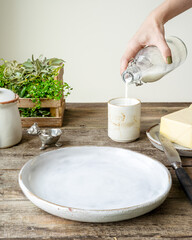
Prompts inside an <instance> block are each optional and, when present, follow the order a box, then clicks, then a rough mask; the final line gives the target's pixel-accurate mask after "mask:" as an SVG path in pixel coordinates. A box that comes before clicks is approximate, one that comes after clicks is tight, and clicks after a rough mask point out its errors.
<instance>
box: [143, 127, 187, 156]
mask: <svg viewBox="0 0 192 240" xmlns="http://www.w3.org/2000/svg"><path fill="white" fill-rule="evenodd" d="M159 128H160V125H159V124H156V125H154V126H152V127H150V128H149V129H148V130H147V132H146V134H147V137H148V139H149V141H150V142H151V143H152V145H153V146H154V147H156V148H158V149H159V150H161V151H163V147H162V146H161V143H160V141H159V138H158V134H159ZM173 145H174V147H175V148H176V149H177V151H178V153H179V155H180V156H183V157H192V149H191V148H186V147H182V146H181V145H178V144H176V143H173Z"/></svg>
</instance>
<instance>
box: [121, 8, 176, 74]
mask: <svg viewBox="0 0 192 240" xmlns="http://www.w3.org/2000/svg"><path fill="white" fill-rule="evenodd" d="M164 35H165V32H164V24H163V22H162V21H161V20H160V19H158V18H157V17H156V15H155V14H153V13H151V14H150V15H149V16H148V17H147V19H146V20H145V21H144V22H143V24H142V25H141V27H140V28H139V30H138V31H137V32H136V34H135V35H134V36H133V37H132V38H131V40H130V41H129V42H128V45H127V48H126V50H125V52H124V54H123V56H122V58H121V66H120V73H121V74H122V73H123V72H124V71H125V70H126V68H127V66H128V63H129V61H130V60H131V59H132V58H134V57H135V56H136V54H137V53H138V52H139V50H140V49H142V48H143V47H145V46H152V45H153V46H156V47H158V48H159V50H160V52H161V54H162V56H163V58H164V60H165V62H166V63H168V64H170V63H172V59H171V50H170V48H169V46H168V45H167V43H166V41H165V36H164Z"/></svg>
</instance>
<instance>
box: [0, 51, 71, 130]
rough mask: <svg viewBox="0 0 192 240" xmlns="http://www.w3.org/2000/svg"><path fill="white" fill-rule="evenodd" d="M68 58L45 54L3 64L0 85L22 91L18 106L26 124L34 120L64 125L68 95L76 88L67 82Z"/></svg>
mask: <svg viewBox="0 0 192 240" xmlns="http://www.w3.org/2000/svg"><path fill="white" fill-rule="evenodd" d="M63 69H64V60H62V59H58V58H49V59H48V58H43V56H40V57H39V58H37V59H34V57H33V56H32V58H31V59H28V60H27V61H26V62H24V63H18V62H17V61H16V60H13V61H5V60H3V59H2V64H1V65H0V87H4V88H8V89H11V90H12V91H14V92H15V93H16V94H18V95H19V97H20V99H19V102H18V107H19V110H20V114H21V120H22V125H23V127H29V126H31V125H32V124H33V123H34V122H37V123H38V124H39V126H50V127H58V126H62V122H63V114H64V109H65V97H67V96H68V95H69V94H70V92H71V90H72V88H71V87H70V86H69V85H68V84H67V83H66V82H63V72H64V70H63Z"/></svg>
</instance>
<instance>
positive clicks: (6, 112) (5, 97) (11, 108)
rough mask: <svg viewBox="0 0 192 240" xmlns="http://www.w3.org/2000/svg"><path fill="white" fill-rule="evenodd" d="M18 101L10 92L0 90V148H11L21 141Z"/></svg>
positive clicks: (3, 89)
mask: <svg viewBox="0 0 192 240" xmlns="http://www.w3.org/2000/svg"><path fill="white" fill-rule="evenodd" d="M18 99H19V96H18V95H16V94H15V93H14V92H12V91H11V90H8V89H5V88H0V148H6V147H11V146H13V145H15V144H17V143H19V142H20V141H21V139H22V127H21V118H20V114H19V110H18V107H17V100H18Z"/></svg>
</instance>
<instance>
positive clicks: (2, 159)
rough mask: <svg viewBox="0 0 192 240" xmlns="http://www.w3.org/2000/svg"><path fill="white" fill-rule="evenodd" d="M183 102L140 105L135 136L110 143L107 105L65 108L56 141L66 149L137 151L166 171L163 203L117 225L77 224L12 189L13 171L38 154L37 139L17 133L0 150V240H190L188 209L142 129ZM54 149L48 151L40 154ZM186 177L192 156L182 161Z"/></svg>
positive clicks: (191, 215) (191, 213) (15, 174)
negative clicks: (167, 183)
mask: <svg viewBox="0 0 192 240" xmlns="http://www.w3.org/2000/svg"><path fill="white" fill-rule="evenodd" d="M189 105H190V104H189V103H145V104H142V120H141V137H140V139H139V140H137V141H135V142H132V143H116V142H113V141H112V140H110V139H109V138H108V136H107V104H106V103H96V104H85V103H84V104H75V103H71V104H67V110H66V111H65V118H64V123H63V127H62V131H63V134H62V136H61V140H60V141H61V142H62V143H63V147H66V146H84V145H97V146H113V147H121V148H125V149H130V150H133V151H137V152H140V153H143V154H146V155H147V156H150V157H153V158H155V159H157V160H159V161H161V162H162V163H163V164H165V165H166V166H167V167H168V169H169V170H170V172H171V175H172V180H173V185H172V189H171V191H170V194H169V196H168V198H167V199H166V201H165V202H164V203H163V204H162V205H161V206H160V207H158V208H157V209H155V210H154V211H152V212H150V213H148V214H145V215H143V216H141V217H138V218H135V219H131V220H127V221H122V222H117V223H102V224H91V223H80V222H75V221H69V220H65V219H61V218H59V217H55V216H52V215H50V214H48V213H46V212H44V211H42V210H40V209H39V208H37V207H36V206H35V205H33V204H32V203H31V202H30V201H28V200H27V199H26V197H25V196H24V195H23V193H22V191H21V190H20V188H19V185H18V179H17V178H18V173H19V171H20V169H21V167H22V166H23V165H24V164H25V163H26V162H27V161H28V160H29V159H31V158H33V157H35V156H38V155H39V154H41V153H42V151H40V150H39V147H40V140H39V138H38V136H31V135H28V134H27V133H26V129H24V130H23V139H22V141H21V143H19V144H18V145H16V146H14V147H12V148H7V149H1V150H0V239H15V240H16V239H17V240H18V239H23V240H24V239H26V240H27V239H31V240H32V239H34V240H37V239H58V240H60V239H66V240H126V239H131V240H132V239H133V240H134V239H146V240H147V239H192V207H191V204H190V202H189V201H188V199H187V198H186V196H185V193H184V192H183V190H182V188H181V186H180V184H179V182H178V179H177V177H176V175H175V172H174V170H173V169H172V168H171V167H170V164H169V163H168V162H167V160H166V157H165V155H164V153H163V152H161V151H159V150H157V149H156V148H154V147H153V146H152V145H151V143H150V142H149V141H148V139H147V137H146V134H145V132H146V130H147V129H148V128H149V127H151V126H152V125H154V124H156V123H158V122H159V120H160V117H161V116H163V115H165V114H167V113H170V112H173V111H176V110H179V109H182V108H184V107H187V106H189ZM53 149H55V148H54V147H51V148H48V149H46V150H45V151H50V150H53ZM182 162H183V166H184V168H185V170H186V171H187V173H188V174H189V176H190V177H191V178H192V158H182Z"/></svg>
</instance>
